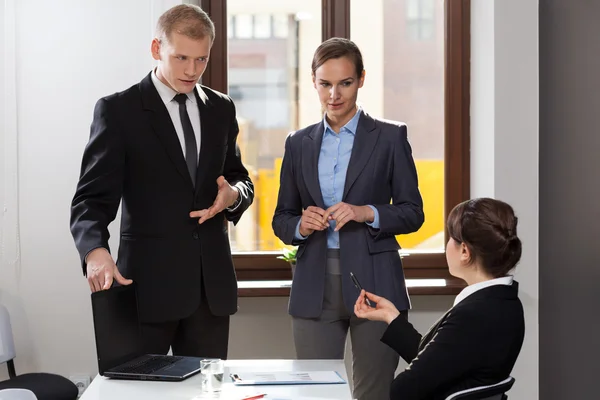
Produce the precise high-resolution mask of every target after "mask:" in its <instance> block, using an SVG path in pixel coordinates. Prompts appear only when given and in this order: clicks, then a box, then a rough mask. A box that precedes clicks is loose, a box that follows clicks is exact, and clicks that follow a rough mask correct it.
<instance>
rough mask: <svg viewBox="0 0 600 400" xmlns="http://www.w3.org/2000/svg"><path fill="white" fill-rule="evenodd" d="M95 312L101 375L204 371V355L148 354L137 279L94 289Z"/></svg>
mask: <svg viewBox="0 0 600 400" xmlns="http://www.w3.org/2000/svg"><path fill="white" fill-rule="evenodd" d="M92 313H93V319H94V332H95V335H96V352H97V355H98V372H99V373H100V375H102V376H106V377H110V378H118V379H135V380H158V381H182V380H184V379H186V378H188V377H190V376H192V375H194V374H197V373H198V372H200V360H201V358H197V357H182V356H168V355H162V354H144V352H143V351H142V347H141V344H142V338H141V328H140V321H139V316H138V304H137V293H136V286H135V283H134V284H131V285H127V286H116V287H113V288H111V289H109V290H102V291H99V292H94V293H92Z"/></svg>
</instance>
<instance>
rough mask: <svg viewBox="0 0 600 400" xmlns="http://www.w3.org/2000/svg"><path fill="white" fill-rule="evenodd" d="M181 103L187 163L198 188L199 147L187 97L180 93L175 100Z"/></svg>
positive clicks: (180, 113)
mask: <svg viewBox="0 0 600 400" xmlns="http://www.w3.org/2000/svg"><path fill="white" fill-rule="evenodd" d="M173 99H174V100H175V101H177V102H178V103H179V118H180V119H181V125H182V126H183V137H184V138H185V162H186V164H187V167H188V171H189V172H190V177H191V178H192V184H193V185H194V186H196V169H197V168H198V165H197V159H198V147H197V145H196V136H194V129H193V128H192V122H191V121H190V116H189V115H188V112H187V108H186V107H185V102H186V100H187V99H188V97H187V95H185V94H183V93H180V94H178V95H176V96H175V97H174V98H173Z"/></svg>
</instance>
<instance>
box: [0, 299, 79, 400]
mask: <svg viewBox="0 0 600 400" xmlns="http://www.w3.org/2000/svg"><path fill="white" fill-rule="evenodd" d="M16 355H17V354H16V351H15V342H14V340H13V334H12V328H11V325H10V315H9V314H8V310H7V309H6V307H4V306H3V305H2V304H0V364H2V363H6V366H7V368H8V376H9V379H7V380H5V381H2V382H0V399H4V397H3V396H2V394H3V393H4V389H28V390H29V391H31V392H33V394H34V395H35V397H34V398H37V400H75V399H77V396H78V395H79V390H78V389H77V386H75V384H74V383H73V382H71V381H70V380H68V379H67V378H65V377H64V376H60V375H55V374H47V373H30V374H23V375H17V373H16V371H15V364H14V362H13V359H14V358H15V357H16ZM13 398H14V399H17V397H11V398H10V399H13ZM7 399H8V397H7ZM19 399H26V398H25V397H19ZM29 399H32V398H31V396H30V397H29Z"/></svg>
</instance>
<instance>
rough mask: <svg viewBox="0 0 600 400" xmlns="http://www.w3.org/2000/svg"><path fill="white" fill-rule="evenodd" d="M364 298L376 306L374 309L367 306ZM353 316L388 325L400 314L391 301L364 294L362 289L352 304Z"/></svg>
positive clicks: (371, 294)
mask: <svg viewBox="0 0 600 400" xmlns="http://www.w3.org/2000/svg"><path fill="white" fill-rule="evenodd" d="M365 296H366V297H367V298H368V299H369V300H370V301H371V303H375V304H376V306H375V308H373V307H369V306H368V305H367V303H366V302H365ZM354 314H356V316H357V317H359V318H366V319H368V320H371V321H383V322H387V323H388V324H390V323H391V322H392V321H393V320H395V319H396V318H397V317H398V315H400V312H399V311H398V309H397V308H396V306H394V304H392V302H391V301H389V300H387V299H385V298H383V297H380V296H377V295H374V294H373V293H369V292H365V290H364V289H363V290H361V291H360V295H359V296H358V299H356V303H355V304H354Z"/></svg>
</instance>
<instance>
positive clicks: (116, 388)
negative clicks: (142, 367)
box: [81, 360, 352, 400]
mask: <svg viewBox="0 0 600 400" xmlns="http://www.w3.org/2000/svg"><path fill="white" fill-rule="evenodd" d="M249 371H250V372H263V371H264V372H268V371H337V372H338V373H339V374H340V375H341V376H342V378H344V379H345V380H346V381H347V380H348V377H347V375H346V368H345V366H344V362H343V360H227V361H225V374H224V381H225V383H223V387H222V391H221V393H220V394H219V395H216V396H215V395H203V394H202V383H201V382H202V378H201V375H200V374H196V375H194V376H192V377H190V378H188V379H186V380H184V381H182V382H156V381H126V380H120V379H109V378H104V377H102V376H99V375H98V376H96V377H95V378H94V380H93V381H92V383H91V385H90V386H89V387H88V388H87V390H86V391H85V392H84V394H83V396H81V399H82V400H109V399H110V400H121V399H123V400H155V399H156V400H159V399H160V400H165V399H176V400H179V399H182V400H183V399H185V400H193V399H194V400H201V399H211V398H212V399H231V400H236V399H237V400H239V399H241V398H243V397H244V396H246V395H251V394H258V393H266V394H267V396H265V397H264V400H274V399H280V400H325V399H339V400H351V399H352V395H351V394H350V387H349V385H348V384H347V383H346V384H333V385H277V386H275V385H262V386H235V385H233V384H232V383H230V379H227V378H228V377H229V374H230V373H240V372H249Z"/></svg>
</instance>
